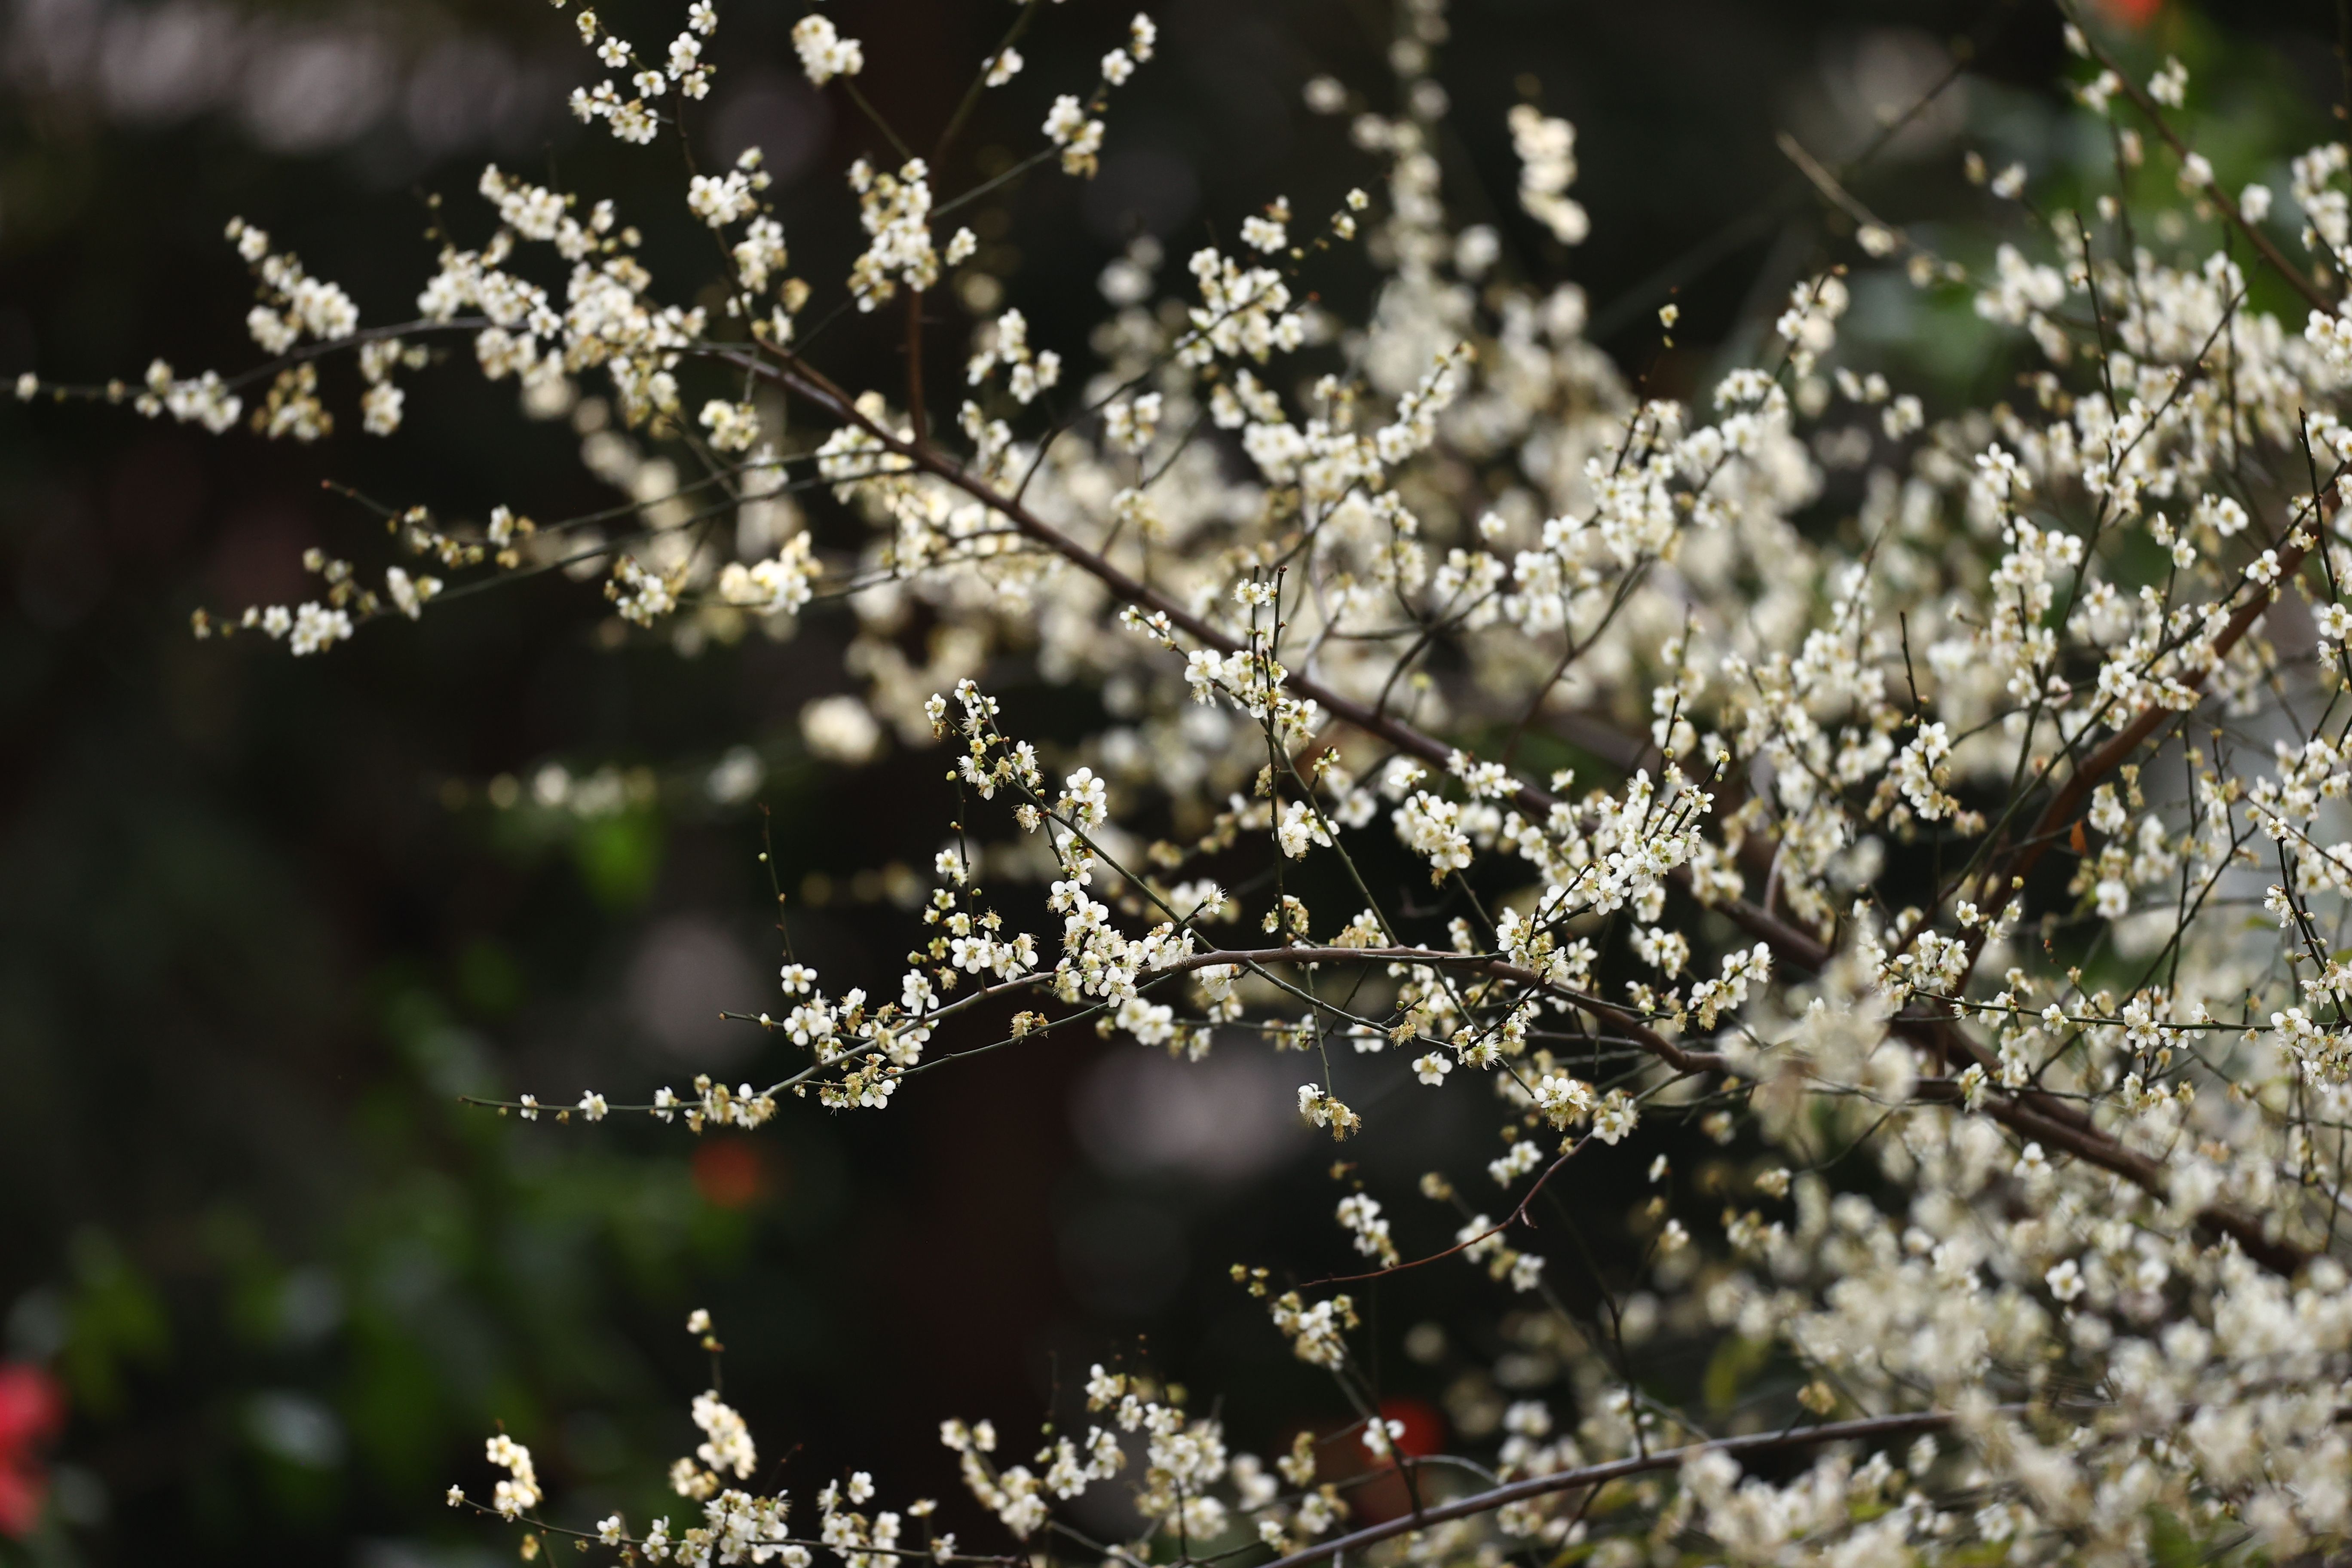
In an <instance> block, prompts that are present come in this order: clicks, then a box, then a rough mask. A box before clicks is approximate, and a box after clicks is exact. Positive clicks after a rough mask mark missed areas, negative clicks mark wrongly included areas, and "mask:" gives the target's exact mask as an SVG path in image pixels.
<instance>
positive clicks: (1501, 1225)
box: [1301, 1132, 1592, 1289]
mask: <svg viewBox="0 0 2352 1568" xmlns="http://www.w3.org/2000/svg"><path fill="white" fill-rule="evenodd" d="M1590 1142H1592V1134H1591V1133H1590V1132H1588V1133H1586V1134H1585V1135H1584V1136H1583V1137H1581V1138H1580V1139H1578V1140H1577V1141H1576V1142H1573V1143H1570V1145H1569V1146H1568V1147H1567V1148H1565V1149H1562V1150H1561V1151H1560V1152H1559V1159H1557V1160H1554V1161H1553V1162H1552V1163H1550V1164H1549V1165H1546V1166H1545V1167H1544V1173H1543V1174H1542V1175H1540V1176H1538V1177H1537V1178H1536V1184H1535V1185H1534V1186H1532V1187H1529V1188H1528V1194H1527V1196H1525V1197H1523V1198H1521V1199H1520V1200H1519V1202H1518V1206H1517V1207H1516V1208H1514V1209H1512V1210H1511V1212H1510V1213H1509V1214H1507V1215H1504V1216H1503V1217H1502V1219H1500V1220H1499V1221H1497V1222H1496V1223H1495V1224H1493V1225H1490V1226H1487V1227H1486V1229H1484V1230H1482V1231H1480V1232H1479V1233H1478V1234H1477V1235H1475V1236H1465V1237H1463V1238H1462V1239H1461V1240H1459V1241H1457V1242H1455V1243H1454V1245H1453V1246H1451V1247H1447V1248H1446V1249H1445V1250H1444V1251H1443V1252H1433V1253H1431V1254H1430V1255H1429V1256H1428V1257H1426V1258H1414V1259H1413V1260H1412V1262H1410V1263H1391V1264H1390V1265H1389V1266H1388V1267H1387V1268H1375V1269H1373V1270H1371V1271H1370V1273H1366V1274H1337V1275H1333V1276H1332V1277H1331V1278H1330V1279H1315V1280H1310V1281H1309V1282H1308V1283H1307V1285H1305V1286H1303V1287H1301V1289H1315V1288H1316V1287H1318V1286H1323V1285H1355V1284H1359V1283H1360V1282H1362V1281H1363V1280H1366V1279H1387V1278H1388V1277H1389V1276H1390V1275H1391V1274H1402V1273H1403V1272H1404V1271H1405V1270H1406V1269H1408V1268H1420V1267H1422V1266H1423V1264H1427V1263H1437V1262H1441V1261H1443V1260H1444V1259H1445V1258H1451V1257H1453V1256H1454V1254H1455V1253H1458V1252H1467V1251H1469V1250H1470V1249H1471V1248H1472V1247H1475V1246H1477V1245H1478V1244H1479V1243H1480V1242H1482V1241H1484V1240H1486V1238H1487V1237H1490V1236H1500V1235H1502V1234H1503V1232H1505V1231H1507V1230H1508V1229H1510V1228H1511V1226H1515V1225H1517V1224H1518V1223H1519V1222H1520V1221H1522V1220H1526V1221H1527V1224H1528V1226H1529V1227H1530V1228H1532V1227H1533V1226H1534V1225H1535V1221H1533V1220H1531V1219H1528V1205H1529V1204H1531V1203H1533V1202H1535V1201H1536V1194H1538V1193H1540V1192H1542V1191H1543V1190H1544V1184H1545V1183H1546V1182H1549V1181H1550V1180H1551V1179H1552V1177H1554V1176H1555V1175H1557V1174H1559V1168H1560V1167H1561V1166H1562V1165H1565V1164H1567V1163H1569V1162H1570V1160H1573V1159H1575V1158H1576V1157H1577V1155H1578V1154H1580V1153H1581V1152H1583V1150H1584V1146H1585V1145H1586V1144H1587V1143H1590Z"/></svg>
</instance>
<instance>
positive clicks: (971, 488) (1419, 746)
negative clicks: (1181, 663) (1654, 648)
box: [723, 350, 1830, 970]
mask: <svg viewBox="0 0 2352 1568" xmlns="http://www.w3.org/2000/svg"><path fill="white" fill-rule="evenodd" d="M779 353H782V351H779ZM723 357H724V358H725V359H726V360H727V361H728V363H731V364H735V365H737V366H739V367H740V368H742V369H744V370H747V371H750V372H751V373H752V374H755V375H759V376H761V377H763V378H765V379H767V380H771V381H773V382H776V383H777V384H780V385H782V386H783V387H785V388H786V389H787V390H790V391H793V392H797V393H799V394H800V395H802V396H803V397H806V398H807V399H809V401H811V402H812V403H814V404H816V405H818V406H819V407H821V408H823V409H824V410H825V412H827V413H828V414H831V415H832V416H834V417H835V418H836V419H839V420H841V421H842V422H843V423H844V424H847V425H854V426H856V427H857V428H858V429H860V430H862V431H864V432H865V433H866V435H867V436H869V437H873V438H874V439H875V440H877V441H878V442H880V443H881V444H882V446H883V447H885V448H886V449H887V450H889V451H890V452H893V453H895V454H896V455H898V456H899V457H901V458H906V459H907V460H908V462H910V463H912V464H913V465H914V466H915V467H917V468H920V469H922V470H923V471H924V472H926V473H929V474H932V475H934V476H936V477H938V478H940V479H944V480H946V481H947V482H948V483H950V484H951V485H953V486H955V487H956V488H957V489H960V490H962V491H963V492H964V493H965V494H966V495H968V496H971V498H972V499H973V500H977V501H980V502H982V504H983V505H986V506H987V507H989V508H990V509H991V510H995V511H998V512H1001V513H1003V515H1004V516H1005V517H1006V518H1007V519H1008V520H1010V521H1012V523H1013V526H1014V527H1015V528H1017V529H1019V530H1020V531H1022V532H1023V533H1024V534H1026V535H1028V536H1029V537H1030V538H1031V539H1034V540H1035V541H1036V542H1038V543H1039V544H1041V545H1043V546H1045V548H1046V549H1048V550H1050V551H1052V552H1054V553H1055V554H1056V555H1059V556H1061V557H1062V558H1063V559H1064V560H1066V561H1067V562H1069V563H1071V564H1072V565H1074V566H1076V567H1077V568H1078V569H1079V570H1080V571H1083V572H1085V573H1086V574H1088V575H1089V576H1091V577H1093V578H1095V579H1096V580H1097V581H1098V582H1100V583H1101V584H1103V585H1104V586H1105V587H1107V588H1108V589H1109V590H1110V591H1111V593H1112V594H1113V595H1116V596H1117V597H1118V598H1120V599H1123V600H1126V601H1127V602H1128V603H1129V604H1132V605H1137V606H1139V607H1140V608H1143V609H1147V610H1150V611H1153V612H1155V613H1157V614H1159V615H1161V616H1166V617H1167V618H1168V623H1169V625H1171V626H1174V627H1175V628H1176V629H1178V630H1179V631H1181V632H1183V633H1184V634H1185V635H1186V636H1188V637H1192V638H1193V639H1194V640H1195V641H1197V642H1199V643H1201V644H1202V645H1203V646H1204V647H1213V648H1215V649H1217V650H1218V651H1219V652H1221V653H1238V652H1240V651H1241V650H1242V647H1243V644H1242V642H1241V640H1240V639H1239V638H1237V637H1234V636H1232V635H1231V634H1229V633H1227V632H1224V631H1221V630H1219V629H1218V628H1217V627H1216V626H1213V625H1211V624H1210V623H1209V622H1208V621H1207V620H1205V619H1203V618H1202V617H1201V616H1196V615H1194V614H1193V613H1192V611H1190V610H1188V609H1186V608H1185V607H1184V606H1183V605H1181V604H1179V603H1178V602H1177V601H1175V600H1174V599H1171V598H1170V597H1168V595H1164V594H1162V593H1160V591H1159V590H1158V589H1156V588H1154V587H1152V586H1151V585H1150V584H1148V583H1145V582H1144V581H1142V580H1141V579H1140V578H1139V577H1136V576H1134V575H1133V574H1130V573H1129V572H1127V571H1125V570H1124V569H1122V568H1121V567H1119V566H1118V565H1117V564H1115V563H1112V562H1111V561H1110V560H1108V558H1107V557H1105V556H1104V555H1102V554H1101V553H1100V552H1097V551H1094V550H1090V549H1088V548H1087V546H1085V545H1083V544H1081V543H1079V542H1077V541H1076V540H1075V539H1072V538H1071V537H1070V536H1069V535H1068V534H1066V533H1064V532H1063V531H1061V530H1060V529H1058V528H1055V526H1054V525H1053V524H1051V523H1049V522H1047V521H1045V520H1044V519H1043V518H1041V517H1039V516H1038V515H1037V514H1036V513H1035V512H1034V511H1032V510H1029V509H1028V507H1027V506H1025V505H1024V504H1023V503H1022V502H1021V501H1020V500H1016V499H1014V498H1013V497H1011V496H1008V495H1005V494H1003V492H1002V491H1000V490H998V489H996V488H995V487H993V486H992V485H990V484H989V483H987V482H986V481H985V480H983V479H978V478H976V477H974V476H973V475H972V474H971V473H970V472H969V471H967V470H966V469H965V468H964V467H963V466H962V465H961V463H958V462H956V461H955V460H954V459H953V458H950V457H949V456H947V455H946V454H944V453H942V452H940V450H939V449H938V448H936V447H932V446H930V445H929V444H928V443H918V442H910V441H908V440H906V439H904V438H902V437H900V436H898V433H897V432H895V431H893V430H890V429H887V428H886V427H885V426H883V425H882V424H881V423H880V422H879V421H877V420H873V419H868V418H866V416H865V415H863V414H861V413H859V412H858V410H857V406H856V400H855V399H854V398H852V397H851V396H850V395H848V394H847V393H845V392H844V391H843V390H842V389H841V388H840V387H838V386H836V385H835V384H833V383H832V382H831V381H828V380H827V379H826V378H825V377H824V375H823V374H820V373H818V372H817V371H816V370H814V369H813V368H812V367H811V366H809V365H808V364H807V363H805V362H803V360H801V359H800V358H798V357H797V356H795V355H793V354H790V353H782V361H783V363H782V364H781V365H777V364H771V363H768V362H767V361H765V360H761V359H759V358H757V357H755V356H754V355H752V354H751V353H745V352H743V351H740V350H735V351H730V352H728V353H725V354H724V356H723ZM1283 684H1284V685H1285V686H1286V687H1288V688H1289V689H1291V690H1292V691H1295V692H1297V694H1298V695H1299V696H1301V697H1304V698H1307V699H1309V700H1313V701H1314V702H1316V703H1318V704H1319V705H1320V706H1321V707H1322V709H1323V710H1324V711H1326V712H1328V713H1329V714H1330V715H1332V716H1333V717H1334V718H1336V719H1339V720H1340V721H1342V722H1344V723H1347V724H1349V725H1350V726H1352V727H1354V728H1355V729H1358V730H1360V731H1363V732H1364V733H1366V734H1369V735H1375V736H1378V737H1379V738H1380V739H1381V740H1383V741H1386V742H1388V743H1389V744H1391V745H1392V746H1394V747H1396V748H1397V750H1399V751H1401V752H1407V753H1409V754H1411V755H1412V756H1415V757H1418V758H1420V759H1421V760H1422V761H1423V762H1428V763H1435V764H1437V765H1438V766H1439V767H1441V768H1442V767H1444V765H1445V764H1446V762H1447V759H1448V758H1450V757H1452V756H1453V755H1454V752H1455V750H1456V748H1455V747H1453V746H1450V745H1448V744H1446V743H1445V742H1443V741H1440V740H1438V739H1437V738H1436V737H1434V736H1433V735H1426V734H1423V732H1422V731H1419V730H1416V729H1414V728H1413V727H1412V725H1410V724H1407V723H1405V722H1403V721H1402V720H1399V719H1395V718H1392V717H1391V716H1390V715H1388V714H1387V713H1384V712H1382V711H1381V710H1379V709H1378V708H1376V707H1373V706H1370V705H1369V704H1366V703H1362V702H1359V701H1357V700H1354V699H1353V698H1349V697H1344V696H1342V695H1340V694H1339V692H1337V691H1334V690H1333V689H1330V688H1329V687H1328V686H1326V685H1324V684H1323V683H1322V682H1320V681H1318V680H1316V679H1313V678H1312V677H1311V676H1308V675H1307V674H1305V673H1304V672H1302V671H1296V670H1294V671H1292V672H1291V673H1290V674H1289V675H1288V676H1286V678H1285V679H1284V681H1283ZM1511 799H1512V802H1513V804H1515V805H1517V806H1518V807H1519V808H1520V809H1521V810H1522V811H1524V812H1526V813H1528V815H1529V816H1533V817H1535V818H1537V819H1538V820H1540V819H1542V818H1544V817H1546V816H1549V814H1550V812H1551V808H1552V807H1553V806H1555V805H1559V804H1560V801H1559V796H1557V795H1552V794H1551V793H1549V791H1546V790H1540V789H1538V788H1536V787H1535V786H1534V785H1533V784H1518V785H1517V786H1516V787H1515V788H1514V789H1513V791H1512V795H1511ZM1671 875H1672V878H1673V879H1674V881H1675V884H1676V885H1677V886H1679V887H1682V888H1684V889H1688V888H1689V887H1690V886H1691V877H1690V873H1689V871H1688V869H1687V868H1682V867H1677V868H1675V870H1674V872H1673V873H1672V874H1671ZM1711 907H1712V908H1714V909H1715V910H1717V912H1718V913H1721V914H1722V915H1724V916H1725V917H1727V919H1728V920H1730V921H1731V922H1732V923H1733V924H1734V925H1736V926H1738V927H1739V928H1740V929H1741V930H1742V931H1746V932H1748V934H1749V935H1750V936H1753V937H1757V938H1759V939H1760V940H1761V941H1763V942H1767V943H1769V945H1770V947H1771V948H1772V951H1773V952H1774V953H1775V955H1777V956H1778V957H1779V958H1780V959H1781V960H1782V961H1783V962H1786V963H1793V964H1795V965H1797V966H1798V967H1799V968H1801V969H1806V970H1818V969H1820V968H1821V966H1822V964H1824V963H1827V962H1828V961H1829V956H1830V949H1829V946H1828V944H1827V943H1825V942H1822V941H1821V940H1820V939H1819V938H1817V937H1815V936H1813V935H1812V934H1811V933H1810V932H1808V931H1802V930H1801V929H1799V928H1798V927H1796V926H1794V925H1791V924H1790V923H1789V922H1788V921H1783V920H1780V919H1779V918H1778V917H1776V916H1774V915H1771V914H1769V913H1767V912H1766V911H1765V910H1761V909H1759V908H1758V907H1757V906H1755V905H1754V904H1751V903H1749V902H1748V901H1747V900H1744V899H1740V900H1724V901H1721V902H1718V903H1717V904H1715V905H1713V906H1711Z"/></svg>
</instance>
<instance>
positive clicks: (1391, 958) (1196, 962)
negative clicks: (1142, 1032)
mask: <svg viewBox="0 0 2352 1568" xmlns="http://www.w3.org/2000/svg"><path fill="white" fill-rule="evenodd" d="M1258 963H1430V964H1440V963H1442V964H1454V965H1459V966H1461V967H1464V968H1469V969H1475V970H1477V971H1478V972H1479V973H1483V974H1491V975H1493V976H1494V977H1495V978H1496V979H1497V980H1507V981H1509V982H1510V983H1511V984H1514V985H1523V986H1526V987H1527V988H1528V989H1529V990H1533V991H1541V992H1544V993H1545V994H1548V995H1552V996H1557V997H1559V999H1560V1000H1562V1001H1564V1002H1566V1003H1568V1004H1570V1005H1571V1006H1575V1007H1580V1008H1582V1009H1583V1010H1584V1011H1586V1012H1588V1013H1591V1014H1592V1015H1593V1016H1596V1017H1599V1018H1602V1019H1605V1020H1607V1021H1608V1022H1609V1023H1611V1024H1612V1025H1614V1026H1617V1027H1618V1028H1620V1029H1622V1030H1623V1031H1624V1032H1625V1034H1626V1037H1628V1038H1630V1039H1631V1040H1632V1041H1633V1043H1634V1044H1635V1045H1637V1046H1639V1047H1642V1049H1643V1050H1645V1051H1647V1052H1649V1053H1650V1054H1651V1055H1652V1056H1654V1057H1656V1058H1658V1059H1659V1060H1660V1061H1662V1062H1664V1063H1665V1064H1666V1065H1667V1066H1668V1067H1671V1068H1674V1069H1675V1071H1677V1072H1683V1073H1701V1072H1721V1071H1723V1070H1725V1068H1727V1067H1728V1066H1729V1064H1728V1063H1727V1062H1726V1061H1725V1059H1724V1058H1722V1057H1721V1056H1720V1055H1718V1054H1717V1053H1716V1052H1714V1051H1694V1050H1686V1049H1685V1048H1684V1047H1681V1046H1677V1045H1675V1043H1674V1042H1673V1041H1672V1040H1669V1039H1667V1038H1666V1037H1664V1035H1661V1034H1659V1033H1658V1032H1657V1031H1656V1030H1654V1029H1653V1028H1651V1027H1650V1026H1647V1025H1646V1024H1644V1023H1643V1022H1642V1020H1641V1019H1640V1018H1638V1017H1636V1016H1633V1014H1631V1013H1628V1012H1627V1011H1625V1010H1624V1009H1623V1008H1622V1007H1619V1006H1616V1005H1613V1004H1612V1003H1608V1002H1604V1001H1602V1000H1601V998H1600V997H1598V996H1594V995H1591V994H1589V993H1586V992H1582V991H1576V990H1572V989H1570V987H1568V986H1565V985H1555V984H1552V983H1551V982H1550V981H1549V980H1546V979H1545V978H1544V977H1543V976H1542V975H1540V974H1538V973H1536V972H1535V971H1534V970H1532V969H1522V968H1520V967H1519V966H1518V965H1517V964H1515V963H1504V962H1503V961H1502V960H1501V959H1499V958H1489V957H1487V956H1486V955H1485V954H1483V953H1475V952H1438V951H1437V950H1436V949H1434V948H1427V947H1266V948H1255V949H1243V950H1235V951H1229V952H1195V953H1190V954H1188V955H1186V956H1185V957H1182V958H1178V959H1171V960H1170V961H1169V962H1168V963H1162V964H1159V965H1156V966H1154V967H1153V968H1151V969H1150V970H1147V971H1146V972H1145V973H1144V974H1143V975H1141V976H1139V977H1138V978H1139V979H1141V978H1148V977H1150V976H1153V975H1160V974H1179V973H1184V972H1186V971H1188V970H1194V969H1208V968H1213V967H1214V966H1216V965H1218V964H1258Z"/></svg>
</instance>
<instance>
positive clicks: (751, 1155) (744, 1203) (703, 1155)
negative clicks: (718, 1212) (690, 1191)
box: [694, 1138, 768, 1209]
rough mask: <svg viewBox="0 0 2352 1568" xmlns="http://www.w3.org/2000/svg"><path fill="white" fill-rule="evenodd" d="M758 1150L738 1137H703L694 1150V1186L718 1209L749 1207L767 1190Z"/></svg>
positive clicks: (705, 1199)
mask: <svg viewBox="0 0 2352 1568" xmlns="http://www.w3.org/2000/svg"><path fill="white" fill-rule="evenodd" d="M767 1186H768V1173H767V1171H766V1169H765V1167H764V1165H763V1164H762V1163H761V1159H760V1151H759V1150H758V1149H757V1148H755V1147H753V1146H752V1144H751V1142H749V1141H748V1140H746V1139H742V1138H706V1139H704V1140H703V1142H702V1143H701V1144H700V1146H699V1147H698V1148H697V1149H696V1150H695V1151H694V1190H695V1191H696V1192H698V1193H700V1194H702V1197H703V1201H704V1202H705V1203H708V1204H711V1205H715V1206H716V1207H719V1208H722V1209H740V1208H749V1207H750V1206H751V1205H752V1204H754V1203H756V1202H758V1201H759V1198H760V1194H761V1193H763V1192H765V1191H766V1190H767Z"/></svg>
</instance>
